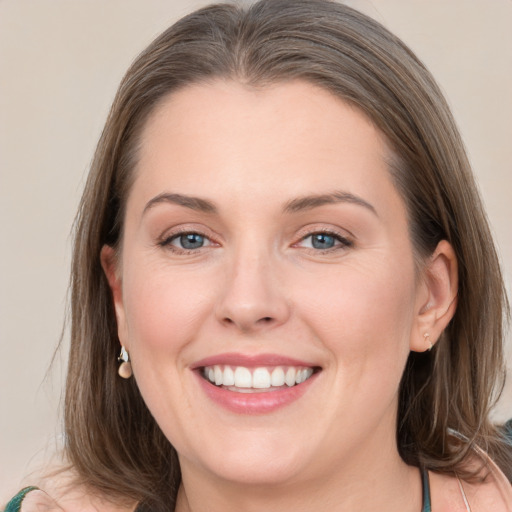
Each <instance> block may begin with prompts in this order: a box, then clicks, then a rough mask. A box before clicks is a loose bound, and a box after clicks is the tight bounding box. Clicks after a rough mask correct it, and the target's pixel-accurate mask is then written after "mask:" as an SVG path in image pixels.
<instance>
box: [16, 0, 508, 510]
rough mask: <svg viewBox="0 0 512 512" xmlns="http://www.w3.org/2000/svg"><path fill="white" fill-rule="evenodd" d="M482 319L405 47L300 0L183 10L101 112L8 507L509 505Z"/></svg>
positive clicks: (474, 197) (502, 308)
mask: <svg viewBox="0 0 512 512" xmlns="http://www.w3.org/2000/svg"><path fill="white" fill-rule="evenodd" d="M506 312H507V307H506V297H505V293H504V289H503V283H502V278H501V274H500V270H499V265H498V262H497V258H496V254H495V250H494V246H493V242H492V239H491V236H490V234H489V229H488V226H487V223H486V220H485V215H484V213H483V210H482V206H481V202H480V199H479V196H478V193H477V192H476V189H475V186H474V181H473V178H472V175H471V172H470V167H469V164H468V161H467V158H466V155H465V153H464V150H463V146H462V143H461V141H460V137H459V135H458V132H457V129H456V127H455V125H454V122H453V119H452V117H451V115H450V112H449V109H448V107H447V105H446V103H445V101H444V99H443V97H442V95H441V93H440V92H439V89H438V87H437V86H436V84H435V82H434V81H433V79H432V77H431V76H430V74H429V73H428V71H426V70H425V68H424V67H423V66H422V64H421V63H420V62H419V61H418V60H417V59H416V57H415V56H414V55H413V54H412V53H411V52H410V50H408V49H407V48H406V47H405V46H404V45H403V43H401V42H400V41H399V40H398V39H397V38H396V37H394V36H393V35H391V34H390V33H389V32H388V31H387V30H385V29H384V28H383V27H381V26H380V25H378V24H377V23H376V22H374V21H372V20H371V19H369V18H367V17H365V16H363V15H361V14H359V13H358V12H356V11H354V10H352V9H350V8H348V7H344V6H341V5H338V4H335V3H330V2H324V1H321V0H307V1H302V0H299V1H293V2H292V1H281V0H270V1H268V0H267V1H262V2H259V3H257V4H255V5H254V6H252V7H250V8H248V9H241V8H237V7H234V6H228V5H218V6H213V7H209V8H206V9H203V10H201V11H198V12H196V13H194V14H192V15H190V16H188V17H186V18H184V19H182V20H181V21H180V22H178V23H177V24H176V25H174V26H173V27H171V28H170V29H169V30H168V31H166V32H165V33H164V34H162V36H160V37H159V38H158V39H157V40H156V41H155V42H154V43H152V44H151V45H150V46H149V47H148V49H147V50H146V51H145V52H143V53H142V54H141V56H139V58H138V59H137V60H136V61H135V63H134V64H133V65H132V67H131V68H130V70H129V71H128V73H127V75H126V77H125V78H124V80H123V82H122V83H121V86H120V89H119V91H118V94H117V96H116V99H115V101H114V104H113V106H112V110H111V113H110V115H109V118H108V120H107V123H106V127H105V129H104V132H103V134H102V137H101V140H100V142H99V145H98V148H97V151H96V155H95V159H94V162H93V165H92V169H91V173H90V176H89V179H88V182H87V184H86V187H85V192H84V195H83V199H82V202H81V206H80V211H79V215H78V219H77V232H76V243H75V251H74V260H73V277H72V344H71V354H70V362H69V373H68V381H67V391H66V393H67V394H66V411H65V420H66V441H67V445H66V455H67V458H68V460H69V468H68V469H67V471H66V472H61V473H60V474H58V475H54V477H53V479H51V481H49V482H47V483H46V484H45V485H44V487H43V488H44V491H45V492H43V491H37V490H33V491H32V492H28V493H27V492H25V493H22V494H21V495H20V496H19V497H18V498H17V499H16V500H15V502H14V503H13V504H12V505H11V508H10V509H8V510H11V509H16V508H19V504H20V503H21V500H22V498H24V500H23V504H22V510H32V509H36V508H37V507H39V506H42V505H47V506H48V507H50V508H51V507H55V508H56V509H58V508H62V509H65V510H67V509H70V510H72V509H74V508H76V509H80V510H87V509H88V508H95V509H98V510H111V509H112V510H134V509H137V510H152V511H154V510H177V511H180V512H181V511H188V510H190V511H197V510H208V511H216V510H221V509H222V510H231V509H233V510H253V509H254V510H256V509H257V510H260V509H263V508H264V509H266V510H277V509H279V510H291V509H293V510H299V511H300V510H323V511H324V510H325V511H330V510H333V511H344V510H358V511H367V510H368V511H369V510H377V509H378V510H383V511H387V510H403V511H409V510H410V511H419V510H425V511H427V510H433V511H434V512H438V511H443V510H473V511H475V510H476V511H478V510H482V511H483V510H495V511H501V510H503V511H505V510H511V509H512V508H511V507H512V490H511V488H510V485H509V484H508V482H507V477H508V478H510V477H511V476H512V455H511V450H510V446H509V445H508V444H507V443H506V441H505V439H504V438H503V437H502V436H501V435H500V433H499V431H498V430H497V429H496V428H495V427H494V426H493V425H492V424H491V422H490V420H489V417H488V415H489V410H490V407H491V405H492V398H493V397H494V396H495V392H496V390H497V389H498V390H499V385H500V379H501V377H502V367H503V352H502V340H503V332H502V329H503V322H504V318H505V316H504V313H506ZM118 358H119V360H118ZM498 467H499V468H501V469H499V468H498ZM46 492H47V493H48V494H46ZM50 496H51V498H50Z"/></svg>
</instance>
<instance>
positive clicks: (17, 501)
mask: <svg viewBox="0 0 512 512" xmlns="http://www.w3.org/2000/svg"><path fill="white" fill-rule="evenodd" d="M37 490H38V488H37V487H25V488H24V489H22V490H21V491H20V492H19V493H18V494H16V496H14V498H13V499H12V500H11V501H9V503H7V506H6V507H5V510H4V512H20V509H21V502H22V501H23V498H25V496H26V495H27V494H28V493H29V492H30V491H37Z"/></svg>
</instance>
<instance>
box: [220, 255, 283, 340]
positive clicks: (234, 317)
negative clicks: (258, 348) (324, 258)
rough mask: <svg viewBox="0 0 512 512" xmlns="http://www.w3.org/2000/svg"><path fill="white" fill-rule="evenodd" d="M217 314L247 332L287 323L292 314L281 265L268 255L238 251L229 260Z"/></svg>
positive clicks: (225, 323)
mask: <svg viewBox="0 0 512 512" xmlns="http://www.w3.org/2000/svg"><path fill="white" fill-rule="evenodd" d="M230 263H231V264H230V266H229V268H228V269H227V272H226V274H227V275H226V277H225V280H224V282H223V290H222V293H221V294H220V295H219V301H218V305H217V311H216V315H217V318H218V320H219V321H220V322H221V323H223V324H224V325H225V326H228V327H232V328H236V329H239V330H240V331H242V332H244V333H251V332H259V331H261V330H265V329H268V328H271V327H276V326H279V325H281V324H283V323H285V322H286V321H287V320H288V318H289V316H290V307H289V303H288V301H287V299H286V296H285V289H284V287H283V282H282V281H283V280H282V279H280V272H279V268H278V265H277V264H276V263H273V262H272V260H271V257H270V256H269V255H268V254H257V255H255V254H250V255H249V254H247V252H246V253H245V254H243V253H241V252H240V253H239V254H238V255H236V257H235V258H234V261H231V262H230Z"/></svg>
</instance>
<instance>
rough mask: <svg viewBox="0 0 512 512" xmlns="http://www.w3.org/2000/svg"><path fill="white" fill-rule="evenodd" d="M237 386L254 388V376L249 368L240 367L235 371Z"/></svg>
mask: <svg viewBox="0 0 512 512" xmlns="http://www.w3.org/2000/svg"><path fill="white" fill-rule="evenodd" d="M235 386H236V387H237V388H252V375H251V371H250V370H249V369H248V368H244V367H243V366H238V367H237V368H236V370H235Z"/></svg>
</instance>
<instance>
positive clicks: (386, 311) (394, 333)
mask: <svg viewBox="0 0 512 512" xmlns="http://www.w3.org/2000/svg"><path fill="white" fill-rule="evenodd" d="M359 263H360V262H359ZM319 282H326V283H329V284H328V286H321V285H318V284H315V283H319ZM302 288H304V289H308V290H309V293H308V296H309V299H306V300H303V301H302V302H303V303H304V304H306V305H307V308H306V311H305V314H306V315H307V316H308V322H307V323H308V324H309V325H311V326H313V329H314V330H315V331H316V333H315V334H316V337H317V338H320V339H321V340H322V342H323V343H324V344H325V345H326V346H327V347H328V348H329V349H330V350H331V351H332V352H333V353H335V355H337V357H335V358H334V360H336V361H338V362H339V364H341V365H346V366H348V367H350V368H353V369H354V371H357V369H360V368H362V367H363V366H364V365H367V364H372V365H374V366H375V367H377V366H378V365H379V361H380V364H383V363H384V362H386V364H387V365H396V366H397V369H399V370H400V371H401V370H402V363H403V360H404V359H406V357H407V354H408V352H409V339H410V333H411V329H412V323H413V318H414V304H415V285H414V270H413V266H412V264H409V265H407V264H405V265H395V264H393V262H390V261H389V260H388V261H386V259H383V260H381V261H380V262H377V261H376V260H375V259H374V260H373V261H372V264H371V265H361V264H358V266H357V268H355V266H352V265H345V266H343V267H341V266H340V268H339V269H338V270H337V271H336V272H331V273H330V275H329V279H324V280H312V281H311V282H309V283H305V284H304V285H303V286H302ZM397 356H398V357H397Z"/></svg>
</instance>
